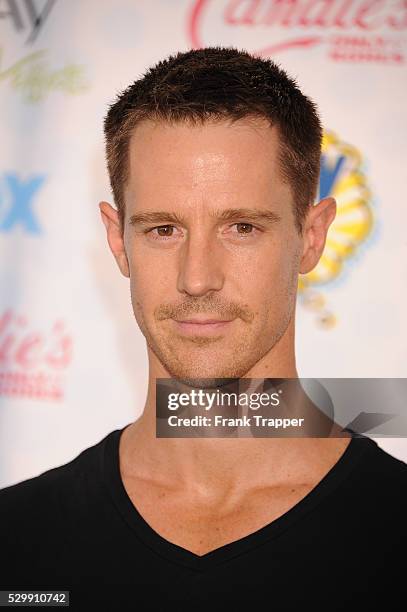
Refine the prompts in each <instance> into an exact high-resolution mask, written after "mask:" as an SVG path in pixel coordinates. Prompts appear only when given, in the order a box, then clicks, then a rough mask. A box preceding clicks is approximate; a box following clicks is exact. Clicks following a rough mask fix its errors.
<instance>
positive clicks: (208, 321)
mask: <svg viewBox="0 0 407 612" xmlns="http://www.w3.org/2000/svg"><path fill="white" fill-rule="evenodd" d="M229 321H231V319H183V320H182V321H178V323H194V324H197V325H208V324H214V323H228V322H229Z"/></svg>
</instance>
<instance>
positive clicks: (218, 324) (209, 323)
mask: <svg viewBox="0 0 407 612" xmlns="http://www.w3.org/2000/svg"><path fill="white" fill-rule="evenodd" d="M232 323H233V320H226V319H185V320H183V321H177V320H175V319H174V324H175V326H176V328H177V330H178V332H179V333H181V334H182V335H195V336H196V335H211V334H213V333H216V332H217V333H219V332H220V331H224V330H226V329H227V327H228V326H230V325H231V324H232Z"/></svg>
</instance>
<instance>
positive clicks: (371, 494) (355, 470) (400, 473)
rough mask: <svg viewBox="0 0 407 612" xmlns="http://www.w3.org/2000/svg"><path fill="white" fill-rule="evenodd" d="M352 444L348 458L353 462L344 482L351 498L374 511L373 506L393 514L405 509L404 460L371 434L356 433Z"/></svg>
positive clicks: (406, 473) (406, 476) (406, 471)
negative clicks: (380, 444)
mask: <svg viewBox="0 0 407 612" xmlns="http://www.w3.org/2000/svg"><path fill="white" fill-rule="evenodd" d="M352 444H353V453H352V452H351V453H349V456H350V457H349V458H350V459H351V461H350V464H353V465H352V468H351V469H350V471H349V473H348V477H347V478H346V480H345V482H344V486H345V487H347V489H348V491H349V493H350V494H351V495H352V498H353V499H354V500H355V501H358V502H359V503H360V506H361V507H364V508H365V509H366V508H370V512H372V513H373V514H376V515H377V512H375V509H376V510H377V511H379V510H380V511H381V512H382V513H383V514H389V515H390V514H391V513H394V514H393V515H394V517H396V515H398V514H399V513H400V514H401V513H404V512H406V510H407V464H406V463H405V462H404V461H402V460H401V459H398V458H396V457H394V456H393V455H391V454H390V453H389V452H387V451H386V450H384V449H383V448H381V447H380V446H379V444H378V443H377V442H376V440H374V439H372V438H368V437H366V436H363V437H357V438H355V439H354V440H352ZM352 455H353V457H354V459H355V460H354V462H353V461H352Z"/></svg>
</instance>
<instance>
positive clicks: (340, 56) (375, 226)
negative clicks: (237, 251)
mask: <svg viewBox="0 0 407 612" xmlns="http://www.w3.org/2000/svg"><path fill="white" fill-rule="evenodd" d="M406 31H407V4H406V3H405V2H401V1H400V0H383V1H380V2H377V1H374V0H371V1H369V0H360V1H359V0H297V1H292V0H291V1H289V0H286V1H284V0H149V1H148V2H146V1H143V0H119V1H116V0H56V1H54V0H31V1H30V2H28V1H25V0H13V1H11V0H8V1H7V0H0V110H1V116H0V121H1V132H0V487H3V486H6V485H8V484H13V483H15V482H19V481H21V480H23V479H25V478H29V477H31V476H35V475H37V474H39V473H40V472H42V471H45V470H46V469H48V468H50V467H54V466H57V465H61V464H62V463H65V462H67V461H69V460H70V459H72V458H73V457H74V456H76V455H77V454H78V453H79V452H80V451H81V450H83V449H84V448H86V447H88V446H90V445H92V444H95V443H96V442H98V441H99V440H100V439H101V438H102V437H104V436H105V435H106V434H107V433H108V432H110V431H112V430H113V429H116V428H118V427H122V426H124V425H125V424H126V423H129V422H130V421H133V420H135V419H136V418H137V417H138V416H139V414H140V412H141V411H142V410H143V407H144V401H145V397H146V391H147V375H148V371H147V353H146V347H145V340H144V337H143V336H142V334H141V332H140V330H139V328H138V326H137V323H136V321H135V319H134V316H133V312H132V307H131V301H130V289H129V280H128V279H126V278H124V277H123V276H121V275H120V273H119V271H118V268H117V265H116V263H115V261H114V260H113V257H112V255H111V253H110V251H109V248H108V244H107V241H106V233H105V228H104V226H103V224H102V221H101V219H100V213H99V208H98V202H99V201H100V200H104V199H107V200H110V201H111V194H110V188H109V182H108V176H107V172H106V168H105V160H104V143H103V131H102V122H103V117H104V115H105V114H106V111H107V107H108V104H109V103H111V102H112V101H113V99H114V98H115V96H116V95H117V93H118V92H119V91H121V90H122V89H124V88H125V87H127V86H128V85H129V84H130V83H131V82H133V81H134V80H135V79H137V78H139V77H140V76H141V75H142V74H143V72H144V71H145V70H146V69H147V68H148V67H149V66H151V65H152V64H154V63H156V62H157V61H159V60H160V59H163V58H165V57H166V56H168V55H169V54H171V53H174V52H176V51H182V50H187V49H190V48H198V47H204V46H209V45H214V44H219V45H226V46H228V45H233V46H237V47H240V48H244V49H247V50H248V51H251V52H253V53H257V54H261V55H263V56H264V57H271V58H273V59H275V60H276V61H277V62H278V63H279V64H280V65H281V66H282V67H283V68H284V69H285V70H287V72H288V73H289V74H290V75H291V76H293V77H295V78H296V79H297V82H298V84H299V85H300V87H301V88H302V90H303V91H304V93H306V94H307V95H309V96H311V98H313V99H314V100H315V101H316V102H317V104H318V106H319V109H320V113H321V117H322V120H323V124H324V130H325V135H324V150H323V160H322V163H321V183H320V194H321V195H327V194H328V193H330V194H332V195H334V196H335V197H336V199H337V203H338V215H337V218H336V219H335V221H334V223H333V225H332V226H331V228H330V230H329V234H328V241H327V245H326V249H325V252H324V255H323V258H322V259H321V262H320V263H319V264H318V266H317V268H316V269H315V270H314V271H313V272H312V273H310V274H309V275H307V276H305V277H303V278H302V279H301V284H300V285H299V294H298V307H297V315H296V316H297V320H296V334H297V335H296V352H297V366H298V372H299V375H300V376H302V377H316V378H323V377H326V378H329V377H333V378H339V377H351V378H359V377H366V378H405V377H407V343H406V332H407V317H406V315H405V313H406V301H407V300H406V298H407V269H406V268H407V263H406V262H407V233H406V227H407V204H406V202H405V193H406V170H405V168H406V166H407V144H406V141H407V138H406V134H407V131H406V128H407V116H406V110H405V109H406V108H407V79H406V77H407V49H406V41H407V34H406ZM367 433H368V434H369V432H367ZM373 433H374V432H372V434H373ZM376 439H377V441H378V443H379V444H380V446H382V447H383V448H385V449H386V450H388V451H389V452H391V453H392V454H393V455H395V456H397V457H400V458H402V459H403V460H405V461H406V460H407V440H406V438H405V437H401V436H399V437H394V438H376Z"/></svg>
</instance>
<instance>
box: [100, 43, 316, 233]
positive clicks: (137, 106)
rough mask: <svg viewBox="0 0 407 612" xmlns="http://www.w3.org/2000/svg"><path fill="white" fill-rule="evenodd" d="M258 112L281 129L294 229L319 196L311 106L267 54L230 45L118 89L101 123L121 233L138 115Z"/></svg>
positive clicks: (185, 57)
mask: <svg viewBox="0 0 407 612" xmlns="http://www.w3.org/2000/svg"><path fill="white" fill-rule="evenodd" d="M253 116H254V117H256V116H257V117H263V118H265V119H267V120H268V121H269V123H270V125H276V126H277V128H278V132H279V141H280V142H279V155H278V159H279V167H280V172H281V176H282V178H283V180H285V181H287V183H288V184H289V185H290V187H291V192H292V197H293V202H294V204H293V208H294V210H293V212H294V215H295V221H296V226H297V229H298V231H299V232H300V233H302V229H303V221H304V218H305V216H306V214H307V212H308V208H309V206H310V205H312V204H313V203H314V201H315V199H316V197H317V193H318V185H319V173H320V158H321V145H322V136H323V130H322V126H321V122H320V119H319V116H318V111H317V107H316V105H315V103H314V102H313V101H312V100H311V99H310V98H308V97H307V96H305V95H304V94H303V93H302V92H301V90H300V89H299V87H298V85H297V83H296V81H295V80H294V79H293V78H291V77H289V76H288V75H287V73H286V72H285V71H284V70H283V69H282V68H280V66H279V65H278V64H276V63H275V62H273V61H272V60H270V59H263V58H260V57H257V56H253V55H250V54H249V53H248V52H247V51H244V50H239V49H236V48H233V47H206V48H203V49H197V50H191V51H186V52H179V53H177V54H175V55H170V56H169V57H168V58H167V59H165V60H163V61H160V62H158V63H157V64H156V65H155V66H153V67H151V68H150V69H149V70H147V72H146V73H145V74H144V75H143V76H142V78H140V79H138V80H136V81H135V82H134V83H133V84H132V85H130V86H129V87H128V88H127V89H125V90H124V91H123V92H122V93H120V94H119V96H118V97H117V99H116V101H115V102H114V103H113V104H112V105H111V106H110V107H109V111H108V113H107V115H106V117H105V121H104V133H105V138H106V157H107V166H108V172H109V176H110V183H111V187H112V191H113V197H114V201H115V204H116V206H117V210H118V214H119V219H120V223H121V228H122V231H123V229H124V217H125V207H124V201H123V188H124V186H125V184H126V181H127V179H128V148H129V141H130V137H131V134H132V132H133V130H134V128H135V127H136V124H137V123H138V122H139V121H141V120H143V119H153V120H163V121H167V122H178V121H191V122H201V123H203V122H205V120H210V119H220V120H221V119H223V118H225V119H232V121H235V120H238V119H242V118H244V117H253Z"/></svg>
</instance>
